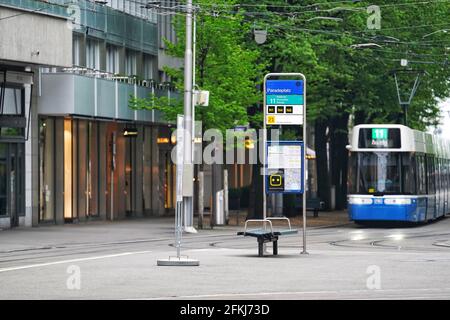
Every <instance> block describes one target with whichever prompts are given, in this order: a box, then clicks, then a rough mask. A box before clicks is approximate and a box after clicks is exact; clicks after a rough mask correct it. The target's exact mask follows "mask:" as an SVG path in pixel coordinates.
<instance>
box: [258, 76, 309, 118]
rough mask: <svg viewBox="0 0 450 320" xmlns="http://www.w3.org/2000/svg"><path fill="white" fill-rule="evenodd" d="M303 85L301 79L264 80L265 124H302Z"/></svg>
mask: <svg viewBox="0 0 450 320" xmlns="http://www.w3.org/2000/svg"><path fill="white" fill-rule="evenodd" d="M304 87H305V83H304V81H303V80H266V92H265V98H266V101H265V104H266V107H265V108H266V109H265V113H266V115H265V122H266V124H268V125H303V123H304V114H303V108H304V103H305V99H304V91H305V89H304Z"/></svg>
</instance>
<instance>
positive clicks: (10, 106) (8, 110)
mask: <svg viewBox="0 0 450 320" xmlns="http://www.w3.org/2000/svg"><path fill="white" fill-rule="evenodd" d="M23 94H24V89H23V88H5V103H4V105H3V114H9V115H23V113H24V110H23V104H24V101H23Z"/></svg>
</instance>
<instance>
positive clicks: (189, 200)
mask: <svg viewBox="0 0 450 320" xmlns="http://www.w3.org/2000/svg"><path fill="white" fill-rule="evenodd" d="M192 11H193V10H192V0H187V1H186V48H185V52H184V130H185V134H186V139H184V152H183V154H184V163H183V171H184V172H183V175H184V177H186V179H183V184H184V185H183V190H184V192H183V211H184V222H185V231H188V232H196V230H195V229H194V227H193V189H194V181H193V165H192V80H193V78H192V61H193V55H192Z"/></svg>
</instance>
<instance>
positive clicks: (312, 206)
mask: <svg viewBox="0 0 450 320" xmlns="http://www.w3.org/2000/svg"><path fill="white" fill-rule="evenodd" d="M323 205H324V202H323V201H321V200H320V199H319V198H312V199H306V211H312V212H313V213H314V218H317V217H318V216H319V211H320V210H322V209H323ZM298 208H299V209H301V208H303V203H302V202H301V201H300V205H299V206H298Z"/></svg>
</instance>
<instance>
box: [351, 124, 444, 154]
mask: <svg viewBox="0 0 450 320" xmlns="http://www.w3.org/2000/svg"><path fill="white" fill-rule="evenodd" d="M372 128H373V129H377V128H378V129H381V128H383V129H400V141H401V143H400V148H360V147H359V132H360V130H361V129H372ZM350 143H351V144H350V147H349V150H350V151H352V152H357V151H367V152H374V151H384V152H418V153H426V154H434V155H436V156H437V157H438V158H444V159H450V140H447V139H444V138H442V137H439V136H436V135H432V134H430V133H427V132H423V131H419V130H414V129H411V128H409V127H407V126H404V125H400V124H361V125H357V126H355V127H354V128H353V131H352V133H351V138H350Z"/></svg>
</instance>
